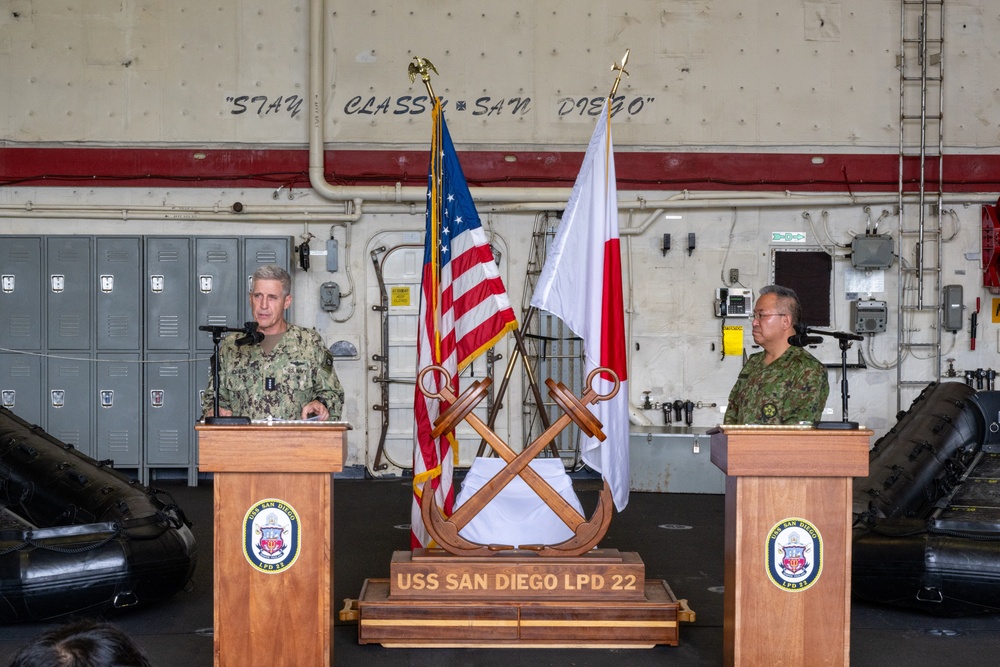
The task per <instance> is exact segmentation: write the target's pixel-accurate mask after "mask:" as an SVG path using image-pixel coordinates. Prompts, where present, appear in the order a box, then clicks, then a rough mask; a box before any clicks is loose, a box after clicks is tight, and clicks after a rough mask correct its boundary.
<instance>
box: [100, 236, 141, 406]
mask: <svg viewBox="0 0 1000 667" xmlns="http://www.w3.org/2000/svg"><path fill="white" fill-rule="evenodd" d="M96 247H97V253H96V259H95V266H96V275H94V276H93V277H92V278H91V283H90V284H91V285H92V286H93V287H94V293H95V294H96V299H97V331H96V332H95V336H96V340H97V349H98V350H140V349H142V338H141V336H142V307H141V300H142V280H141V276H142V271H141V268H142V252H141V249H140V239H139V238H138V237H136V236H104V237H98V238H97V242H96ZM136 390H138V387H137V388H136Z"/></svg>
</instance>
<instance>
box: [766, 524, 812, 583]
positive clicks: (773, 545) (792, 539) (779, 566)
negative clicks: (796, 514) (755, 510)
mask: <svg viewBox="0 0 1000 667" xmlns="http://www.w3.org/2000/svg"><path fill="white" fill-rule="evenodd" d="M766 566H767V576H768V578H769V579H770V580H771V582H772V583H773V584H774V585H775V586H777V587H778V588H782V589H784V590H787V591H803V590H805V589H807V588H809V587H810V586H812V585H813V584H814V583H816V580H817V579H819V575H820V573H822V571H823V538H822V537H821V536H820V534H819V531H818V530H817V529H816V527H815V526H814V525H812V524H811V523H809V522H808V521H806V520H805V519H798V518H789V519H783V520H782V521H779V522H778V523H776V524H775V525H774V527H773V528H772V529H771V531H770V532H769V533H768V538H767V554H766Z"/></svg>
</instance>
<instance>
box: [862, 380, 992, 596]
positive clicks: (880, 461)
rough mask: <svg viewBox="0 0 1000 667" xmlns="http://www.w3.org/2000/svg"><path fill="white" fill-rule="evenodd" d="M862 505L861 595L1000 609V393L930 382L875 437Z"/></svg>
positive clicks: (863, 488)
mask: <svg viewBox="0 0 1000 667" xmlns="http://www.w3.org/2000/svg"><path fill="white" fill-rule="evenodd" d="M853 501H854V507H853V511H854V534H853V546H854V549H853V558H852V590H853V594H854V596H855V597H857V598H860V599H863V600H868V601H871V602H876V603H883V604H891V605H897V606H901V607H907V608H911V609H918V610H921V611H923V612H926V613H929V614H933V615H938V616H959V615H966V614H974V613H993V612H998V611H1000V392H996V391H980V392H977V391H976V390H975V389H973V388H972V387H969V386H967V385H966V384H964V383H960V382H944V383H934V384H931V385H929V386H928V387H927V388H926V389H925V390H924V391H923V392H922V393H921V395H920V396H919V397H918V398H917V399H916V400H914V402H913V404H912V405H911V406H910V408H909V409H908V410H906V411H905V412H903V413H900V415H899V416H898V421H897V423H896V425H895V426H894V427H893V428H892V429H891V430H890V431H889V432H888V433H887V434H886V435H885V436H883V437H882V438H880V439H879V440H878V441H877V442H876V443H875V446H874V447H873V449H872V451H871V456H870V466H869V475H868V477H866V478H864V479H860V478H859V479H856V480H855V482H854V499H853Z"/></svg>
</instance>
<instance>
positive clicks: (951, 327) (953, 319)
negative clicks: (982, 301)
mask: <svg viewBox="0 0 1000 667" xmlns="http://www.w3.org/2000/svg"><path fill="white" fill-rule="evenodd" d="M943 296H944V298H943V300H942V301H943V307H944V313H943V319H944V321H943V323H942V324H943V325H944V330H945V331H961V330H962V324H963V323H962V309H963V308H964V306H963V304H962V286H961V285H945V286H944V292H943Z"/></svg>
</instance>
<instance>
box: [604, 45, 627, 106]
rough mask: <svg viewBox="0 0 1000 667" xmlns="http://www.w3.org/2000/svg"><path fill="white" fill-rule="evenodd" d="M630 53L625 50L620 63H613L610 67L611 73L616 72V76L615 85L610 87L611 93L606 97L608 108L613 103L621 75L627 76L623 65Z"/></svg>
mask: <svg viewBox="0 0 1000 667" xmlns="http://www.w3.org/2000/svg"><path fill="white" fill-rule="evenodd" d="M631 51H632V49H625V55H624V56H623V57H622V62H621V64H620V65H619V64H618V63H614V64H613V65H611V71H612V72H618V76H616V77H615V84H614V85H613V86H611V93H610V94H609V95H608V105H609V106H610V105H611V102H613V101H614V99H615V93H617V92H618V84H619V83H621V82H622V74H624V75H625V76H628V71H627V70H626V69H625V63H627V62H628V54H629V53H630V52H631Z"/></svg>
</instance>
